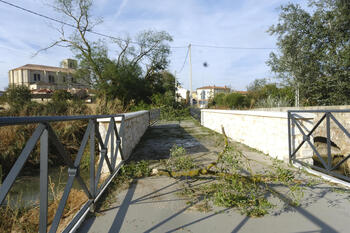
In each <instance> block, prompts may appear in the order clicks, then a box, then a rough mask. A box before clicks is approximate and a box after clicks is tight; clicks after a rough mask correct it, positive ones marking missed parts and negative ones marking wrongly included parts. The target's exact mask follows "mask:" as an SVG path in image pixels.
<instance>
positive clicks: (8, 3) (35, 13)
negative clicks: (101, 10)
mask: <svg viewBox="0 0 350 233" xmlns="http://www.w3.org/2000/svg"><path fill="white" fill-rule="evenodd" d="M0 2H2V3H4V4H7V5H9V6H12V7H15V8H17V9H20V10H22V11H26V12H28V13H30V14H33V15H36V16H40V17H42V18H45V19H48V20H51V21H54V22H56V23H60V24H63V25H66V26H69V27H72V28H76V27H75V26H74V25H73V24H70V23H67V22H64V21H62V20H58V19H55V18H52V17H50V16H47V15H43V14H41V13H38V12H35V11H32V10H29V9H26V8H24V7H21V6H18V5H15V4H13V3H10V2H7V1H4V0H0ZM87 32H89V33H91V34H95V35H99V36H103V37H107V38H110V39H114V40H120V41H124V42H127V41H126V40H124V39H122V38H118V37H114V36H110V35H106V34H103V33H100V32H95V31H92V30H87ZM130 43H134V44H138V43H137V42H134V41H131V42H130Z"/></svg>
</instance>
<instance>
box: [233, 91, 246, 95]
mask: <svg viewBox="0 0 350 233" xmlns="http://www.w3.org/2000/svg"><path fill="white" fill-rule="evenodd" d="M235 92H236V93H239V94H242V95H247V94H248V91H235Z"/></svg>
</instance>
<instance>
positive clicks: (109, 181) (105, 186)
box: [94, 161, 124, 202]
mask: <svg viewBox="0 0 350 233" xmlns="http://www.w3.org/2000/svg"><path fill="white" fill-rule="evenodd" d="M123 165H124V161H121V162H120V163H119V164H118V166H117V167H116V169H115V170H114V173H113V175H110V177H109V178H108V179H107V180H106V181H105V183H104V184H102V185H101V187H102V188H100V190H99V191H98V194H97V195H96V198H95V200H94V202H97V201H98V199H100V197H101V195H102V194H103V192H104V191H105V189H106V188H107V187H108V185H109V183H111V182H112V180H113V178H114V177H115V176H116V175H117V173H118V171H119V169H120V168H121V167H122V166H123Z"/></svg>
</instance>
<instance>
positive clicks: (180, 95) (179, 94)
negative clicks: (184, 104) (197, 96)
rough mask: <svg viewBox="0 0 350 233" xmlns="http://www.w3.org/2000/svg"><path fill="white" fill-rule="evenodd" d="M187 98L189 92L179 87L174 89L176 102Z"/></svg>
mask: <svg viewBox="0 0 350 233" xmlns="http://www.w3.org/2000/svg"><path fill="white" fill-rule="evenodd" d="M187 98H189V91H188V90H187V89H185V88H182V87H181V86H178V87H177V88H176V101H177V102H181V100H187Z"/></svg>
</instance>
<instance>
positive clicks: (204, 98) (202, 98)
mask: <svg viewBox="0 0 350 233" xmlns="http://www.w3.org/2000/svg"><path fill="white" fill-rule="evenodd" d="M230 91H231V89H230V88H229V87H226V86H224V87H218V86H215V85H214V86H204V87H200V88H197V91H196V93H197V99H198V101H197V102H198V106H199V107H200V108H205V107H207V106H208V102H209V100H210V99H212V98H214V96H215V95H216V94H219V93H230Z"/></svg>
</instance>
